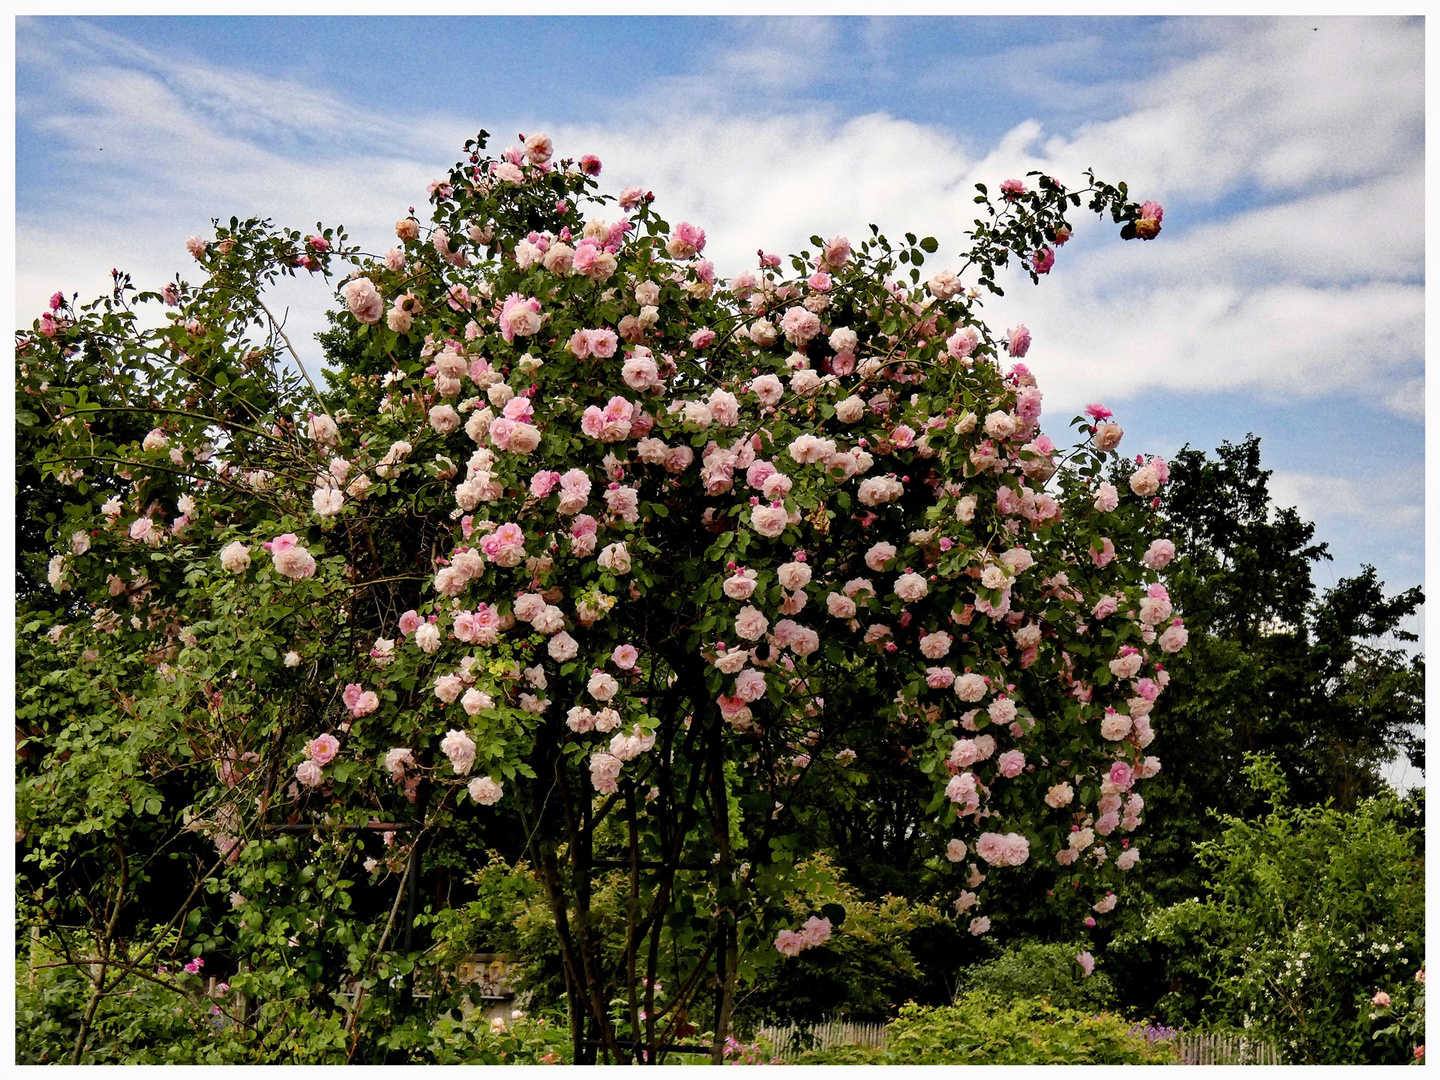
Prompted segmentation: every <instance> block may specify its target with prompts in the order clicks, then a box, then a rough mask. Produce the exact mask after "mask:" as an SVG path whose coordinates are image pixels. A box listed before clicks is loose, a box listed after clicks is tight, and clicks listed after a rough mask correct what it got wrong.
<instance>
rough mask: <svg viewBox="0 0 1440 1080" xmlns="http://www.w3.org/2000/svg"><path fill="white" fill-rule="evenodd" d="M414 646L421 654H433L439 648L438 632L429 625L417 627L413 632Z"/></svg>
mask: <svg viewBox="0 0 1440 1080" xmlns="http://www.w3.org/2000/svg"><path fill="white" fill-rule="evenodd" d="M415 646H416V648H418V649H419V650H420V651H421V652H423V653H433V652H435V650H437V649H438V648H440V631H439V629H438V628H437V627H435V626H434V625H433V624H431V623H428V622H427V623H425V624H424V625H422V626H420V627H417V628H416V630H415Z"/></svg>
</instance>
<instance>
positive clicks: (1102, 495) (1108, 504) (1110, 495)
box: [1095, 482, 1120, 514]
mask: <svg viewBox="0 0 1440 1080" xmlns="http://www.w3.org/2000/svg"><path fill="white" fill-rule="evenodd" d="M1119 505H1120V493H1119V492H1118V491H1116V490H1115V485H1114V484H1111V483H1108V482H1106V483H1101V485H1100V486H1099V487H1098V488H1097V489H1096V491H1095V509H1096V510H1099V511H1100V512H1101V513H1102V514H1108V513H1109V512H1110V511H1111V510H1114V509H1115V507H1117V506H1119Z"/></svg>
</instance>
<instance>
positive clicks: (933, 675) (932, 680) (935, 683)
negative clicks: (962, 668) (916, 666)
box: [925, 667, 955, 690]
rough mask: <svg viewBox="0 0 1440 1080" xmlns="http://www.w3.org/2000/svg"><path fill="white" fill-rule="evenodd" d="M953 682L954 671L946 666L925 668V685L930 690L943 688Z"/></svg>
mask: <svg viewBox="0 0 1440 1080" xmlns="http://www.w3.org/2000/svg"><path fill="white" fill-rule="evenodd" d="M954 682H955V672H954V671H953V670H951V669H950V668H948V667H928V668H926V669H925V685H926V686H928V687H930V689H931V690H943V689H945V687H947V686H950V685H952V684H953V683H954Z"/></svg>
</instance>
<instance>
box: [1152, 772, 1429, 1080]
mask: <svg viewBox="0 0 1440 1080" xmlns="http://www.w3.org/2000/svg"><path fill="white" fill-rule="evenodd" d="M1247 772H1248V775H1249V777H1250V780H1251V783H1252V784H1253V785H1254V786H1255V787H1256V789H1257V790H1259V791H1263V792H1265V794H1266V795H1267V797H1268V798H1269V799H1270V801H1271V803H1272V804H1273V805H1272V810H1271V812H1270V813H1269V814H1267V815H1265V816H1264V817H1261V818H1257V819H1255V820H1249V821H1247V820H1241V819H1239V818H1233V817H1226V818H1223V819H1222V820H1223V822H1224V824H1225V832H1224V833H1223V834H1222V835H1221V836H1220V838H1219V839H1218V840H1216V841H1214V842H1211V843H1205V844H1200V845H1197V849H1196V851H1197V855H1198V857H1199V859H1200V861H1201V862H1202V864H1203V865H1204V866H1205V867H1206V868H1207V869H1208V870H1209V871H1210V872H1211V874H1212V878H1211V880H1210V882H1209V885H1210V889H1211V895H1210V897H1209V898H1207V899H1205V900H1198V899H1197V900H1189V901H1186V902H1184V903H1181V904H1176V905H1173V906H1171V907H1169V908H1166V909H1165V910H1163V911H1160V912H1158V913H1156V914H1155V915H1153V916H1151V918H1150V919H1149V920H1148V921H1147V923H1146V928H1145V933H1144V940H1145V941H1148V942H1149V943H1150V944H1151V946H1152V948H1153V947H1159V948H1161V949H1164V950H1166V951H1167V952H1168V963H1169V967H1170V975H1171V977H1172V979H1174V980H1175V981H1176V982H1177V983H1179V984H1180V985H1181V986H1182V990H1181V991H1180V992H1178V993H1176V994H1173V995H1172V996H1171V997H1170V998H1168V999H1162V1000H1161V1003H1160V1004H1161V1007H1162V1011H1164V1012H1166V1013H1167V1014H1168V1015H1167V1019H1169V1020H1170V1021H1171V1022H1172V1023H1174V1022H1187V1023H1193V1022H1194V1021H1196V1020H1199V1019H1203V1020H1204V1021H1205V1022H1206V1023H1208V1024H1212V1025H1214V1024H1222V1025H1232V1026H1234V1027H1237V1028H1245V1029H1247V1030H1250V1031H1251V1032H1252V1033H1258V1034H1263V1035H1265V1036H1268V1037H1270V1038H1273V1039H1274V1040H1275V1041H1276V1042H1277V1043H1278V1044H1279V1046H1280V1049H1281V1053H1282V1054H1283V1055H1284V1056H1285V1057H1286V1058H1287V1059H1288V1060H1290V1061H1293V1062H1295V1063H1297V1064H1300V1063H1310V1064H1348V1063H1371V1064H1383V1063H1389V1064H1401V1063H1404V1062H1406V1061H1409V1060H1413V1056H1414V1053H1413V1050H1414V1047H1413V1042H1412V1041H1410V1040H1409V1039H1408V1028H1407V1027H1406V1022H1405V1021H1404V1020H1403V1017H1404V1016H1405V1015H1408V1012H1409V1008H1407V1005H1408V995H1409V994H1410V993H1413V990H1412V989H1411V988H1412V987H1413V986H1414V985H1415V977H1416V972H1417V971H1418V970H1419V969H1421V968H1422V967H1423V962H1424V932H1425V903H1424V873H1425V870H1424V852H1423V838H1422V834H1421V832H1420V830H1418V829H1413V828H1410V827H1408V826H1407V824H1406V820H1405V818H1406V815H1407V813H1409V812H1412V811H1413V808H1409V807H1407V804H1406V803H1402V802H1401V801H1400V800H1399V799H1397V798H1396V797H1395V796H1393V795H1387V796H1383V797H1381V798H1376V799H1366V800H1364V801H1362V802H1361V803H1359V805H1357V806H1356V808H1355V809H1354V811H1351V812H1343V811H1340V810H1337V809H1335V808H1334V807H1331V806H1325V807H1296V806H1291V805H1289V804H1288V802H1287V799H1288V794H1287V790H1286V785H1285V782H1284V780H1283V778H1282V777H1281V775H1280V772H1279V769H1278V767H1277V766H1276V765H1275V763H1274V762H1273V761H1271V760H1269V759H1268V758H1256V757H1252V759H1251V761H1250V764H1249V766H1248V769H1247ZM1423 798H1424V795H1423V792H1417V793H1415V794H1413V795H1411V796H1410V797H1409V801H1410V802H1415V803H1419V802H1420V801H1421V800H1423ZM1402 987H1404V988H1406V989H1404V990H1402V989H1401V988H1402ZM1381 991H1385V992H1386V993H1388V994H1389V995H1390V996H1391V997H1392V998H1394V999H1395V1002H1394V1004H1392V1006H1391V1007H1389V1008H1388V1009H1387V1008H1384V1007H1377V1006H1376V1005H1375V1004H1374V1003H1373V998H1374V996H1375V995H1376V994H1378V993H1380V992H1381ZM1420 1008H1421V1009H1422V1010H1423V1001H1422V1002H1420ZM1397 1012H1398V1013H1399V1014H1400V1016H1401V1020H1400V1021H1399V1022H1397V1019H1396V1014H1397ZM1202 1014H1203V1015H1202ZM1422 1024H1423V1021H1422ZM1397 1027H1398V1028H1399V1029H1400V1031H1399V1032H1398V1033H1397V1032H1396V1031H1394V1030H1393V1029H1395V1028H1397ZM1416 1030H1417V1031H1423V1026H1422V1027H1419V1028H1417V1029H1416ZM1400 1035H1407V1037H1404V1038H1402V1037H1399V1036H1400ZM1422 1039H1423V1036H1419V1035H1417V1036H1416V1038H1415V1039H1414V1041H1415V1042H1418V1041H1422Z"/></svg>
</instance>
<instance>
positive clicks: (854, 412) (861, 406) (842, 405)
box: [835, 394, 865, 424]
mask: <svg viewBox="0 0 1440 1080" xmlns="http://www.w3.org/2000/svg"><path fill="white" fill-rule="evenodd" d="M864 415H865V399H864V398H861V397H859V396H857V395H855V394H851V395H850V396H849V397H847V398H846V399H845V400H843V401H841V402H839V403H838V404H837V405H836V406H835V417H836V419H837V420H839V421H840V422H841V423H844V424H853V423H855V422H856V421H857V420H859V419H860V418H861V417H862V416H864Z"/></svg>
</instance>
